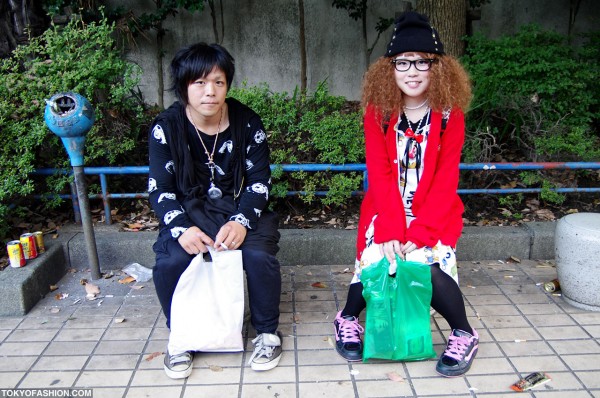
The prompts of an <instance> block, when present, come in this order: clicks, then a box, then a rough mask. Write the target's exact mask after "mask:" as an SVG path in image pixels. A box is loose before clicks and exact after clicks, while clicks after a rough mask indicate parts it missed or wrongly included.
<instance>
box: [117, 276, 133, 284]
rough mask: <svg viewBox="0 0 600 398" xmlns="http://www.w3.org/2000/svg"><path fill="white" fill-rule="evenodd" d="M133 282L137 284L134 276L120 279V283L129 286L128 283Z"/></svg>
mask: <svg viewBox="0 0 600 398" xmlns="http://www.w3.org/2000/svg"><path fill="white" fill-rule="evenodd" d="M131 282H135V278H134V277H133V276H128V277H126V278H123V279H119V283H122V284H127V283H131Z"/></svg>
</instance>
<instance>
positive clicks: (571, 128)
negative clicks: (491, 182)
mask: <svg viewBox="0 0 600 398" xmlns="http://www.w3.org/2000/svg"><path fill="white" fill-rule="evenodd" d="M599 37H600V34H599V33H598V32H596V33H594V34H591V35H589V36H588V38H587V41H586V43H585V44H584V45H583V46H581V47H579V48H577V47H573V46H571V45H569V44H568V41H567V38H566V37H565V36H563V35H560V34H558V33H555V32H548V31H542V30H541V29H540V28H538V27H536V26H533V25H530V26H524V27H522V28H521V30H520V31H519V32H518V33H517V34H516V35H514V36H504V37H501V38H499V39H497V40H492V39H488V38H485V37H484V36H483V35H481V34H476V35H474V36H473V37H469V38H467V39H466V40H467V50H466V55H465V56H464V57H463V58H462V62H463V63H464V65H465V66H466V68H467V70H468V71H469V73H470V75H471V79H472V81H473V92H474V98H473V102H472V104H471V110H470V111H469V114H468V117H467V138H466V143H465V151H464V157H463V159H464V161H466V162H473V161H478V162H489V161H493V160H494V159H496V158H498V157H502V158H503V159H510V160H513V161H514V160H517V161H532V162H543V161H591V160H598V159H600V136H599V133H598V130H597V126H598V121H599V117H598V116H599V108H598V97H599V94H600V92H599V91H600V90H599V88H600V85H599V77H600V76H599V73H598V72H599V71H600V66H599V65H600V62H599V61H600V46H598V44H600V41H599V40H598V38H599ZM548 178H550V177H548ZM483 185H485V184H483ZM536 185H538V186H540V187H543V188H544V192H545V193H544V196H545V198H546V199H547V200H549V201H552V202H554V203H560V202H561V200H562V197H560V195H555V196H552V195H549V194H548V192H550V191H549V190H548V187H550V186H553V185H558V186H560V185H561V182H560V181H556V182H552V181H547V180H546V179H544V178H542V179H541V180H540V181H537V182H536Z"/></svg>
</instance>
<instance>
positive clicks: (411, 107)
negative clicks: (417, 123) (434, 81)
mask: <svg viewBox="0 0 600 398" xmlns="http://www.w3.org/2000/svg"><path fill="white" fill-rule="evenodd" d="M427 101H428V100H425V101H423V103H422V104H420V105H417V106H406V105H404V109H405V110H406V109H408V110H409V111H414V110H416V109H420V108H422V107H423V106H425V104H426V103H427Z"/></svg>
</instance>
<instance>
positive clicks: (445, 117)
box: [381, 108, 451, 139]
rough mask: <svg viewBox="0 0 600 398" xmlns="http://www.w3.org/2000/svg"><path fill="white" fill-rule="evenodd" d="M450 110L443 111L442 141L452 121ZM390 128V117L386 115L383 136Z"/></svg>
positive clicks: (382, 125)
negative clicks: (447, 126) (449, 122)
mask: <svg viewBox="0 0 600 398" xmlns="http://www.w3.org/2000/svg"><path fill="white" fill-rule="evenodd" d="M450 113H451V110H450V108H446V109H444V110H443V111H442V129H441V131H440V139H442V136H443V135H444V132H445V131H446V125H447V124H448V120H449V119H450ZM388 127H390V115H385V117H384V118H383V120H382V122H381V129H382V130H383V135H385V134H386V133H387V130H388Z"/></svg>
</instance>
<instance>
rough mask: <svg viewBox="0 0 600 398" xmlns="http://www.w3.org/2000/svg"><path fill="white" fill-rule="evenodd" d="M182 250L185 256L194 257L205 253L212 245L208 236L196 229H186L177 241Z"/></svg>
mask: <svg viewBox="0 0 600 398" xmlns="http://www.w3.org/2000/svg"><path fill="white" fill-rule="evenodd" d="M177 241H178V242H179V244H180V245H181V247H183V250H185V251H186V252H187V254H191V255H195V254H198V253H206V252H207V251H208V248H207V247H206V246H211V245H213V244H214V242H213V240H212V239H211V238H210V236H208V235H206V234H205V233H204V232H202V231H201V230H200V228H198V227H190V228H188V229H187V230H186V231H185V232H184V233H183V234H181V236H180V237H179V238H178V239H177Z"/></svg>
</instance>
